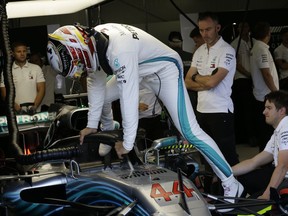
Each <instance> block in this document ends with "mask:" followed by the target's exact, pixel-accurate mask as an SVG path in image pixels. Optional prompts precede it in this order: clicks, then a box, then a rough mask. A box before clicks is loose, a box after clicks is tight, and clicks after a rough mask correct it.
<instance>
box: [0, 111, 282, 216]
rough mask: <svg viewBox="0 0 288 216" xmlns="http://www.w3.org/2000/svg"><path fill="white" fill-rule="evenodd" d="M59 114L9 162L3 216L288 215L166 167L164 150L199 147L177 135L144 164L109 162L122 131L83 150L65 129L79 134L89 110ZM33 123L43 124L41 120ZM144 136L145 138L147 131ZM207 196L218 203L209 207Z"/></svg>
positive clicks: (159, 143) (142, 155) (2, 178)
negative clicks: (208, 189)
mask: <svg viewBox="0 0 288 216" xmlns="http://www.w3.org/2000/svg"><path fill="white" fill-rule="evenodd" d="M59 114H60V115H59ZM59 114H58V115H57V117H56V119H55V120H54V121H53V122H52V123H51V125H50V128H49V129H48V131H47V137H48V138H47V137H46V139H45V142H44V145H42V146H41V145H40V146H39V148H38V150H37V151H36V152H34V153H31V154H28V155H19V156H16V157H15V158H6V159H4V160H2V166H1V169H0V174H1V175H0V187H1V192H2V193H1V196H0V215H4V216H10V215H33V216H34V215H41V216H42V215H79V214H81V215H141V216H142V215H201V216H202V215H203V216H206V215H216V214H217V215H219V214H224V213H218V212H217V211H218V210H219V209H227V208H230V209H234V211H230V212H229V214H233V215H237V214H239V213H240V214H241V215H245V214H246V215H247V214H248V215H251V214H252V215H260V213H257V212H259V210H260V209H263V208H266V207H269V206H271V205H272V204H273V205H274V206H278V207H280V209H281V208H282V211H277V214H274V213H273V214H270V213H271V212H272V211H271V210H269V211H268V212H269V214H270V215H283V214H285V212H286V210H285V208H284V204H283V203H284V201H283V199H280V197H278V199H275V200H273V201H261V200H254V199H242V198H239V202H238V203H236V204H229V203H228V204H227V203H225V202H224V201H223V200H224V197H219V196H212V195H208V194H205V192H204V193H203V192H200V191H199V189H198V188H197V187H196V186H195V184H194V182H193V181H192V180H193V179H192V178H191V175H190V174H189V175H187V173H184V172H183V170H184V168H182V169H180V168H179V166H177V170H173V169H171V167H167V166H166V165H167V164H169V163H167V160H169V157H166V156H165V157H164V156H163V154H161V153H160V152H161V151H173V155H174V156H175V154H178V153H177V151H178V150H179V152H180V153H179V154H181V156H183V155H185V154H187V155H191V154H194V151H195V150H194V149H193V146H192V145H182V143H181V142H179V138H178V137H177V136H170V137H164V138H160V139H158V140H155V141H154V142H153V143H152V146H151V147H150V148H148V149H146V150H144V152H141V151H139V150H138V153H135V155H136V159H137V158H138V159H139V160H130V159H129V158H133V157H132V155H128V156H127V157H125V160H124V161H121V160H119V159H117V157H113V151H112V152H111V153H112V154H111V155H109V157H108V158H107V157H106V156H105V157H104V158H101V157H100V156H99V155H98V147H99V143H106V144H110V145H113V144H114V143H115V142H116V141H119V140H122V130H121V129H119V130H114V131H102V132H98V133H97V134H93V135H91V136H87V137H86V138H85V140H84V144H83V145H81V146H80V145H79V136H78V135H72V136H66V135H67V133H66V132H65V130H64V128H65V129H66V131H69V130H70V131H73V132H71V134H78V133H79V128H78V127H81V126H80V125H79V122H84V121H83V118H85V116H86V115H87V109H86V108H75V107H74V108H73V107H70V106H68V107H65V108H64V109H62V110H61V112H59ZM78 120H79V121H78ZM42 123H43V122H42ZM42 123H41V122H39V124H42ZM32 126H33V127H34V128H35V127H36V126H37V125H36V124H35V122H34V123H33V125H32ZM36 128H37V127H36ZM25 130H27V128H26V129H25ZM35 130H36V129H35ZM53 133H60V134H62V136H65V137H61V136H60V135H59V134H58V135H57V136H56V134H53ZM138 137H140V138H141V137H142V138H143V131H139V132H138ZM136 149H137V147H136ZM136 152H137V151H136ZM114 153H115V152H114ZM114 156H115V155H114ZM190 159H191V157H190ZM165 164H166V165H165ZM191 164H192V165H193V166H194V168H195V166H197V165H195V164H197V162H196V161H193V160H190V161H188V160H186V165H191ZM19 167H21V168H19ZM180 167H181V166H180ZM190 168H191V167H190ZM191 169H193V168H191ZM194 171H195V172H197V170H196V169H194ZM195 172H194V174H195ZM276 195H277V194H276ZM205 196H207V197H208V198H209V199H211V198H213V199H215V200H218V201H217V202H208V201H207V200H206V198H205ZM221 200H222V202H219V201H221ZM270 209H271V207H270ZM266 211H267V210H266ZM283 212H284V213H283ZM266 214H267V212H266ZM286 215H287V212H286Z"/></svg>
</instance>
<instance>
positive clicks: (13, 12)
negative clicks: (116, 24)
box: [6, 0, 105, 19]
mask: <svg viewBox="0 0 288 216" xmlns="http://www.w3.org/2000/svg"><path fill="white" fill-rule="evenodd" d="M104 1H105V0H37V1H36V0H34V1H16V2H8V3H7V5H6V11H7V16H8V19H13V18H24V17H37V16H51V15H61V14H71V13H75V12H78V11H81V10H83V9H85V8H88V7H91V6H93V5H96V4H99V3H101V2H104Z"/></svg>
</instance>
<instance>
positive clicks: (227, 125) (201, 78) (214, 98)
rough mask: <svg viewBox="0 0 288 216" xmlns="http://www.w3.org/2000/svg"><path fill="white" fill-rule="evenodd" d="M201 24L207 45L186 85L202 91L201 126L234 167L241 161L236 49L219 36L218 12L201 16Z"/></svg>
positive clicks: (195, 59) (201, 49) (199, 52)
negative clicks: (234, 94)
mask: <svg viewBox="0 0 288 216" xmlns="http://www.w3.org/2000/svg"><path fill="white" fill-rule="evenodd" d="M198 25H199V30H200V33H201V35H202V37H203V39H204V41H205V43H204V44H203V45H202V46H200V47H199V48H198V49H197V50H196V52H195V53H194V55H193V59H192V64H191V67H190V69H189V71H188V74H187V76H186V77H185V84H186V87H187V88H188V89H189V90H193V91H197V92H198V101H197V111H198V112H197V113H196V114H197V120H198V122H199V124H200V127H201V128H202V129H203V130H204V131H205V132H206V133H207V134H209V135H210V136H211V137H212V138H213V139H214V140H215V142H216V143H217V144H218V146H219V148H220V150H221V152H222V153H223V155H224V156H225V158H226V160H227V161H228V163H229V164H230V165H231V166H233V165H235V164H236V163H238V162H239V160H238V155H237V153H236V147H235V132H234V114H233V112H234V106H233V102H232V99H231V92H232V89H231V86H232V84H233V78H234V75H235V70H236V58H235V50H234V49H233V47H232V46H230V45H229V44H228V43H226V42H225V41H224V40H223V38H222V37H221V36H220V35H219V31H220V29H221V25H220V24H219V20H218V16H217V15H216V14H215V13H212V12H204V13H200V14H199V17H198Z"/></svg>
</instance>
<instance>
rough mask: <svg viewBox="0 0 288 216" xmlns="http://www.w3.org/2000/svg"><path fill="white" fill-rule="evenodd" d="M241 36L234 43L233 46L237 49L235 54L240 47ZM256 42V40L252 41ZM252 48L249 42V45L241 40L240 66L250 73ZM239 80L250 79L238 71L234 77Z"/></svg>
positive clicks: (238, 56) (239, 51)
mask: <svg viewBox="0 0 288 216" xmlns="http://www.w3.org/2000/svg"><path fill="white" fill-rule="evenodd" d="M239 39H240V38H239V36H238V37H237V38H236V39H235V40H233V41H232V43H231V46H232V47H233V48H234V49H235V52H236V50H237V47H238V42H239ZM252 40H253V41H254V39H252ZM251 48H252V43H251V41H249V42H248V43H247V42H246V41H245V40H243V39H241V42H240V46H239V50H238V53H237V54H238V55H237V58H239V61H240V64H241V65H242V66H243V67H244V68H245V70H246V71H248V72H249V73H250V50H251ZM239 78H246V79H247V78H248V77H247V76H245V75H243V74H242V73H240V72H239V71H238V70H237V69H236V73H235V76H234V79H235V80H236V79H239Z"/></svg>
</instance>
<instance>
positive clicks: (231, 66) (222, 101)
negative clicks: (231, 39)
mask: <svg viewBox="0 0 288 216" xmlns="http://www.w3.org/2000/svg"><path fill="white" fill-rule="evenodd" d="M192 67H196V68H197V71H198V73H199V74H200V75H202V76H206V75H211V74H212V71H213V70H215V69H216V68H219V67H221V68H225V69H226V70H228V73H227V75H226V76H225V78H224V79H223V80H222V81H221V82H220V83H219V84H218V85H217V86H216V87H214V88H212V89H210V90H204V91H198V103H197V110H198V111H199V112H202V113H215V112H217V113H220V112H221V113H228V111H230V112H233V111H234V107H233V102H232V99H231V97H230V96H231V91H232V90H231V86H232V84H233V78H234V75H235V70H236V58H235V50H234V48H233V47H232V46H231V45H229V44H228V43H226V42H225V41H224V40H223V39H222V37H220V39H219V40H218V41H217V43H216V44H214V46H212V47H210V48H209V50H208V47H207V45H206V44H203V45H202V46H200V47H199V48H198V49H197V50H196V52H195V53H194V56H193V60H192Z"/></svg>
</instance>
